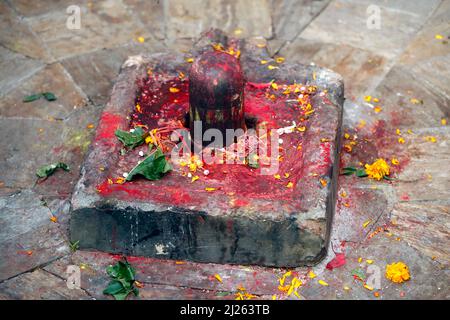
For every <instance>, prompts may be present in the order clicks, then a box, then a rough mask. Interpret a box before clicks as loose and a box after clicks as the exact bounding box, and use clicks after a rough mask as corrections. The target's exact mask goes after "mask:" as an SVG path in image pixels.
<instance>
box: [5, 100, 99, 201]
mask: <svg viewBox="0 0 450 320" xmlns="http://www.w3.org/2000/svg"><path fill="white" fill-rule="evenodd" d="M62 100H63V101H64V100H65V99H64V98H62ZM50 105H51V106H52V104H51V103H50ZM55 108H57V107H56V106H55ZM99 113H100V109H99V108H98V107H94V106H91V105H87V106H81V107H78V108H77V109H74V110H73V112H72V113H71V114H70V115H68V116H67V118H66V119H65V120H54V119H51V120H41V119H33V118H23V117H12V118H0V124H1V125H0V133H1V134H2V135H3V136H8V137H9V138H8V139H2V142H0V148H1V149H2V151H3V152H2V154H1V155H0V161H1V162H0V163H1V165H0V167H1V169H2V170H1V171H0V180H1V181H2V182H3V183H4V186H6V187H9V188H32V187H34V188H35V190H36V191H37V192H39V193H52V194H54V195H61V196H68V195H69V194H71V193H72V190H73V187H74V185H75V183H76V180H77V178H78V175H79V170H80V166H81V163H82V161H83V158H84V155H85V153H86V151H87V148H88V146H89V144H90V142H91V137H92V135H93V134H94V128H90V127H88V126H89V125H90V124H91V125H95V124H96V122H97V120H98V117H99ZM17 128H21V134H20V135H19V134H11V132H16V131H17ZM24 159H33V161H24ZM59 161H62V162H65V163H67V164H68V165H70V166H71V170H70V172H65V171H59V170H58V171H57V172H55V174H54V175H52V176H50V177H49V178H48V179H46V180H45V181H43V182H41V183H39V184H36V185H35V183H36V181H37V177H36V170H37V169H38V168H39V167H41V166H43V165H46V164H49V163H53V162H59Z"/></svg>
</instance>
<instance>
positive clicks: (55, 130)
mask: <svg viewBox="0 0 450 320" xmlns="http://www.w3.org/2000/svg"><path fill="white" fill-rule="evenodd" d="M78 3H79V5H80V8H81V29H80V30H69V29H67V28H66V19H67V17H68V14H67V13H66V8H67V7H68V6H70V5H71V4H73V3H72V1H71V0H62V1H56V0H54V1H45V2H44V1H32V2H30V1H25V0H6V1H2V2H0V30H1V31H0V56H1V59H0V75H1V77H0V132H1V136H2V137H3V139H2V140H1V141H0V150H1V151H2V152H1V154H0V169H1V170H0V230H1V232H0V299H109V298H110V297H108V296H105V295H103V294H102V290H103V289H104V288H105V287H106V285H107V283H108V276H107V274H106V272H105V268H106V266H107V265H108V264H110V263H114V261H116V260H117V259H118V257H116V256H112V255H108V254H105V253H100V252H86V251H76V252H72V251H71V249H70V246H69V242H68V222H69V219H70V210H71V204H70V198H71V194H72V190H73V187H74V185H75V183H76V181H77V180H78V178H79V170H80V167H81V164H82V162H83V158H84V155H85V154H86V151H87V149H88V147H89V145H90V142H91V139H92V137H93V133H94V132H95V126H96V124H97V122H98V119H99V116H100V113H101V111H102V108H103V106H104V105H105V103H106V102H107V99H108V95H109V92H110V90H111V88H112V85H113V82H114V79H115V77H116V75H117V74H118V71H119V68H120V66H121V64H122V63H123V61H124V60H125V59H126V57H127V56H128V55H134V54H137V53H140V52H146V53H152V52H161V51H177V52H179V51H183V50H186V49H188V48H190V47H191V46H192V44H193V42H194V41H195V39H196V38H197V37H198V36H199V34H200V33H201V32H202V31H204V30H207V29H209V28H211V27H220V28H221V29H224V30H225V31H227V32H229V33H232V34H234V35H235V36H239V37H253V36H262V37H265V38H266V39H267V41H268V46H269V51H270V52H271V54H272V55H273V56H282V57H285V58H286V60H287V61H293V62H301V63H315V64H317V65H320V66H323V67H327V68H330V69H333V70H334V71H336V72H338V73H340V74H341V75H342V76H343V77H344V80H345V86H346V101H345V105H344V129H345V130H344V132H345V133H348V134H349V135H350V136H353V135H354V134H355V135H357V137H358V138H357V144H356V145H354V146H353V147H352V151H351V152H347V151H345V150H343V151H342V156H341V163H342V165H343V166H346V165H350V164H358V163H359V162H362V163H367V162H369V163H370V162H372V161H374V160H375V159H376V158H378V157H383V158H386V159H388V160H390V159H392V158H393V157H395V158H397V159H398V160H399V162H400V163H399V164H398V165H393V164H391V163H390V164H391V169H392V171H393V177H394V180H393V181H380V182H378V181H374V180H370V179H368V178H356V177H353V176H351V177H347V176H340V178H339V187H338V188H339V194H340V197H339V199H338V201H337V206H336V215H335V217H334V222H333V229H332V236H331V245H330V250H329V254H328V256H327V257H326V258H325V259H324V260H323V261H322V262H321V263H320V264H318V265H316V266H314V267H313V268H297V269H295V270H293V271H294V273H295V274H296V275H298V277H299V278H300V279H302V281H303V285H302V286H301V287H300V288H299V289H298V293H299V297H297V296H295V295H293V294H292V295H290V296H287V295H286V293H285V292H282V291H280V290H279V288H278V285H279V282H278V278H279V277H281V276H282V275H283V274H284V273H285V272H286V270H283V269H274V268H262V267H256V266H238V265H215V264H199V263H192V262H184V261H183V262H175V261H170V260H158V259H146V258H139V257H129V262H130V263H131V264H132V265H133V266H134V267H135V268H136V270H137V280H139V281H140V282H142V284H143V288H141V289H140V293H141V294H140V297H139V298H138V299H180V298H187V299H234V297H235V293H236V292H237V290H238V289H237V288H238V287H239V286H240V285H241V286H244V287H245V288H246V289H247V292H249V293H252V294H254V295H255V296H256V298H259V299H272V297H273V296H274V295H275V298H277V299H299V298H300V299H448V298H450V290H449V288H448V287H449V282H450V273H449V265H450V236H449V227H450V222H449V218H448V217H449V214H450V172H449V168H448V164H449V161H450V148H449V143H450V127H449V126H448V121H450V119H449V118H450V86H449V85H448V84H449V83H450V45H449V36H450V19H449V17H450V1H448V0H442V1H441V0H431V1H410V0H398V1H394V0H380V1H370V0H362V1H361V0H359V1H357V0H333V1H325V0H300V1H291V0H281V1H276V0H272V1H270V0H266V1H264V0H262V1H256V0H254V1H244V0H236V1H224V0H214V1H209V2H208V4H205V3H204V2H203V1H193V0H190V1H185V0H183V1H168V0H167V1H156V0H155V1H145V2H144V1H142V2H141V1H138V0H118V1H112V0H106V1H92V2H89V1H78ZM372 4H377V5H378V8H379V12H380V18H381V25H380V29H369V28H368V27H367V23H366V22H367V18H368V16H369V15H368V12H371V11H370V10H369V11H368V8H369V6H370V5H372ZM372 9H373V8H372ZM141 37H142V38H141ZM139 40H140V41H139ZM45 91H51V92H53V93H55V95H56V96H57V97H58V100H56V101H54V102H47V101H45V100H43V99H41V100H38V101H34V102H32V103H23V102H22V98H23V97H24V96H26V95H29V94H31V93H35V92H45ZM367 96H371V97H372V99H368V98H367ZM373 98H377V99H379V102H376V103H374V102H373ZM369 100H370V101H369ZM377 107H378V108H377ZM397 129H398V130H397ZM347 137H348V136H347ZM400 138H402V139H403V140H404V143H400V142H399V139H400ZM342 139H343V145H344V146H345V144H346V142H348V141H347V140H348V139H347V138H346V137H345V136H344V137H343V138H342ZM400 140H401V139H400ZM403 140H401V141H403ZM55 161H64V162H66V163H68V164H69V165H70V166H71V171H70V172H64V171H61V172H60V171H58V172H56V173H55V174H54V175H53V176H51V177H49V178H48V179H47V180H45V181H44V182H41V183H37V181H36V176H35V172H36V169H37V168H38V167H40V166H42V165H44V164H48V163H50V162H55ZM52 217H56V219H57V220H56V222H53V221H52V220H51V219H50V218H52ZM342 254H344V255H345V264H344V265H342V266H340V267H337V268H335V269H333V270H330V268H326V266H327V264H328V263H329V262H330V261H331V262H332V264H333V262H336V257H337V256H339V257H340V256H342ZM396 261H403V262H405V263H406V264H407V265H408V266H409V269H410V273H411V279H410V280H409V281H407V282H404V283H402V284H396V283H392V282H390V281H389V280H387V279H386V278H385V277H384V270H385V266H386V265H387V264H388V263H392V262H396ZM68 265H78V266H80V267H81V289H69V288H68V287H67V285H66V277H67V274H66V268H67V266H68ZM371 266H372V267H371ZM355 269H360V270H362V272H364V273H365V274H366V275H371V274H376V273H377V272H378V273H380V278H381V279H380V287H379V288H374V290H370V289H368V288H367V287H364V286H363V283H362V282H361V281H358V280H355V277H354V276H353V275H352V274H354V273H355V272H354V271H355ZM311 270H312V271H313V272H314V274H315V275H316V277H315V278H311V277H309V275H310V273H309V272H310V271H311ZM215 274H220V276H221V278H222V280H223V281H222V283H220V282H219V281H217V280H216V279H215V277H214V275H215ZM319 280H323V281H325V282H326V283H327V284H328V285H324V282H321V283H322V284H320V283H319ZM130 299H136V298H134V297H130Z"/></svg>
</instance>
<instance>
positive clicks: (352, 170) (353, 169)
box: [342, 167, 357, 172]
mask: <svg viewBox="0 0 450 320" xmlns="http://www.w3.org/2000/svg"><path fill="white" fill-rule="evenodd" d="M342 170H344V171H350V172H356V171H357V169H356V168H355V167H345V168H343V169H342Z"/></svg>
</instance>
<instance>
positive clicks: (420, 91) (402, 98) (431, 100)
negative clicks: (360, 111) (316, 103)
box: [361, 65, 450, 130]
mask: <svg viewBox="0 0 450 320" xmlns="http://www.w3.org/2000/svg"><path fill="white" fill-rule="evenodd" d="M449 79H450V78H449ZM370 95H372V96H373V97H377V98H378V99H379V100H380V102H379V103H374V102H370V103H367V102H361V107H362V108H364V109H365V110H366V112H367V113H368V114H370V117H371V118H372V119H373V120H384V121H386V123H388V124H389V125H391V126H392V127H395V128H400V129H403V130H408V129H411V130H414V129H415V128H417V129H420V128H427V127H439V126H441V119H443V118H448V117H449V116H450V98H449V96H448V94H446V93H445V92H442V91H440V90H439V88H437V87H436V86H433V85H430V83H429V82H428V81H426V80H425V79H424V74H423V73H420V75H418V74H417V73H414V72H411V70H409V68H407V67H406V66H402V65H395V66H394V67H393V68H392V69H391V70H390V71H389V73H388V74H387V75H386V77H385V78H384V79H383V81H381V83H380V84H379V85H378V86H377V88H376V89H375V90H373V91H370ZM361 100H362V99H361ZM414 101H420V102H419V103H413V102H414ZM375 106H380V107H381V108H382V109H381V111H380V112H379V113H376V112H375V111H374V108H375Z"/></svg>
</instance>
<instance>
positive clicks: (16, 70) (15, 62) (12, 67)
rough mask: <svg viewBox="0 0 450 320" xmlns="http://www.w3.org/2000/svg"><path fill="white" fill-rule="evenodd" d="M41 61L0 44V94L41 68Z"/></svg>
mask: <svg viewBox="0 0 450 320" xmlns="http://www.w3.org/2000/svg"><path fill="white" fill-rule="evenodd" d="M43 66H44V64H43V63H42V62H41V61H38V60H35V59H30V58H27V57H25V56H24V55H22V54H19V53H15V52H12V51H11V50H8V49H6V48H5V47H2V46H0V74H1V75H2V77H1V78H0V96H3V95H5V94H6V93H8V91H10V90H11V89H13V88H15V87H17V86H19V85H20V83H21V82H22V81H24V80H25V79H27V78H28V77H30V76H31V75H33V74H34V73H35V72H36V71H38V70H39V69H41V68H42V67H43Z"/></svg>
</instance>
